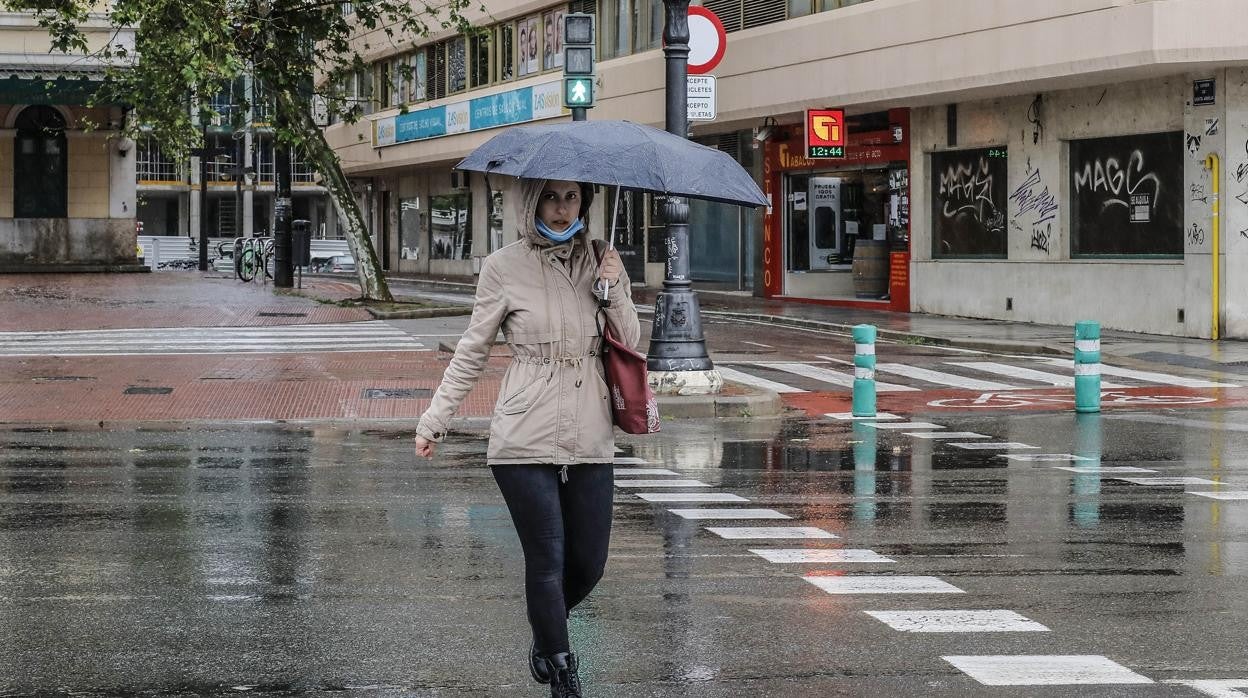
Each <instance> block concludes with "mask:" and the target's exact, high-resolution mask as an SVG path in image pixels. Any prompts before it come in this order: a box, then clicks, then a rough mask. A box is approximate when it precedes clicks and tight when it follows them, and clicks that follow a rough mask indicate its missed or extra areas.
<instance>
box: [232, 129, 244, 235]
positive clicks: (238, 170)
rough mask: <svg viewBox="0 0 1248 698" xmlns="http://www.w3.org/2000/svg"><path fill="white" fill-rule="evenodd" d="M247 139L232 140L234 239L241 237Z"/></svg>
mask: <svg viewBox="0 0 1248 698" xmlns="http://www.w3.org/2000/svg"><path fill="white" fill-rule="evenodd" d="M246 144H247V137H246V136H245V135H244V136H243V137H242V138H237V139H235V140H234V237H236V238H237V237H242V236H243V174H244V172H245V170H244V164H245V163H244V161H243V156H244V155H245V154H246Z"/></svg>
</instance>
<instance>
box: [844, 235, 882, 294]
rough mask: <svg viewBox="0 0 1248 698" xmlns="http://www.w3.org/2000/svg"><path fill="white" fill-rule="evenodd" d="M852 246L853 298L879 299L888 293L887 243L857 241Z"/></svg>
mask: <svg viewBox="0 0 1248 698" xmlns="http://www.w3.org/2000/svg"><path fill="white" fill-rule="evenodd" d="M856 242H857V244H856V245H854V263H853V266H852V267H851V270H852V271H853V275H854V296H855V297H856V298H870V299H876V298H881V297H883V296H884V295H885V294H887V293H888V242H887V241H886V240H857V241H856Z"/></svg>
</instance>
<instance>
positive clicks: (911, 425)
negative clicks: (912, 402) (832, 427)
mask: <svg viewBox="0 0 1248 698" xmlns="http://www.w3.org/2000/svg"><path fill="white" fill-rule="evenodd" d="M859 423H860V424H863V425H865V426H868V427H875V428H876V429H944V427H943V426H941V425H939V424H932V423H931V422H892V423H885V424H873V423H871V422H859Z"/></svg>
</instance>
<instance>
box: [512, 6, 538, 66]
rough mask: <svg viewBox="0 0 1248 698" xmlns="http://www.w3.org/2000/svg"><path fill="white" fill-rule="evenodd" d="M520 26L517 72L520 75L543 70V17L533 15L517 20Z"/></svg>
mask: <svg viewBox="0 0 1248 698" xmlns="http://www.w3.org/2000/svg"><path fill="white" fill-rule="evenodd" d="M517 25H518V26H519V29H518V31H519V39H518V41H517V46H518V47H519V57H518V58H517V61H516V62H517V70H516V74H517V75H519V76H520V77H524V76H526V75H533V74H534V73H537V72H538V71H540V70H541V65H542V64H541V61H540V58H541V54H540V53H539V51H540V50H541V31H542V30H541V26H540V25H541V17H540V16H538V15H532V16H530V17H525V18H524V19H522V20H520V21H519V22H517Z"/></svg>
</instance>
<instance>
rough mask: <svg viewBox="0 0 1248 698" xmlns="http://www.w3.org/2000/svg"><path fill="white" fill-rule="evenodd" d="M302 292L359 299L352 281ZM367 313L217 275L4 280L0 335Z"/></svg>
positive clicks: (314, 284)
mask: <svg viewBox="0 0 1248 698" xmlns="http://www.w3.org/2000/svg"><path fill="white" fill-rule="evenodd" d="M303 285H304V292H305V293H306V294H309V295H310V294H315V295H316V296H317V297H320V298H324V299H325V300H328V301H338V300H344V299H347V298H354V297H358V296H359V295H360V293H359V287H358V286H356V285H355V284H353V283H348V280H343V281H339V280H336V279H305V280H304V284H303ZM370 319H372V316H370V315H369V314H368V311H366V310H364V309H363V308H349V307H340V306H336V305H330V304H326V303H318V302H317V301H315V300H313V299H311V298H308V297H303V296H300V295H295V294H290V295H286V294H281V295H279V294H275V293H274V291H273V286H272V284H270V285H268V286H262V285H260V284H257V283H242V282H240V281H238V280H236V279H235V278H233V277H227V276H225V275H223V274H218V273H215V272H204V273H201V272H192V271H181V272H154V273H151V274H0V331H3V332H15V331H41V330H96V329H121V328H139V327H257V326H262V325H292V324H307V323H331V322H352V321H357V320H370Z"/></svg>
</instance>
